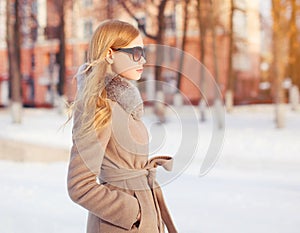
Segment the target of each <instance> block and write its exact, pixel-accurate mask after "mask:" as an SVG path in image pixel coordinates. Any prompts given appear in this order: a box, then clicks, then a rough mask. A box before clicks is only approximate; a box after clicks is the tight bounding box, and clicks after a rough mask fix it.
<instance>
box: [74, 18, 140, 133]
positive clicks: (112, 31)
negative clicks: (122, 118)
mask: <svg viewBox="0 0 300 233" xmlns="http://www.w3.org/2000/svg"><path fill="white" fill-rule="evenodd" d="M138 35H139V31H138V29H137V28H135V27H134V26H133V25H131V24H129V23H126V22H123V21H119V20H107V21H104V22H102V23H101V24H100V25H99V26H98V28H97V29H96V31H95V32H94V34H93V36H92V38H91V41H90V44H89V50H88V57H87V67H86V69H85V70H84V71H83V73H84V75H85V77H84V82H83V88H82V90H81V91H79V92H78V93H77V97H76V101H75V102H74V104H73V111H74V110H76V109H77V110H79V111H80V112H81V113H82V117H81V119H80V121H81V122H80V123H81V124H80V129H79V131H78V132H77V133H78V134H79V135H78V136H80V135H82V134H85V133H89V132H90V131H91V130H96V131H98V130H99V129H101V128H102V127H104V126H106V125H107V124H108V123H109V122H110V119H111V109H110V106H109V103H108V101H107V98H106V97H107V96H106V90H105V76H106V75H107V74H108V73H109V72H111V68H110V65H109V64H108V63H107V62H106V60H105V57H106V55H107V53H108V51H109V49H110V48H111V49H117V48H122V47H125V46H127V45H128V44H130V42H131V41H133V40H134V39H135V38H136V37H137V36H138ZM81 75H82V74H81ZM73 133H74V132H73Z"/></svg>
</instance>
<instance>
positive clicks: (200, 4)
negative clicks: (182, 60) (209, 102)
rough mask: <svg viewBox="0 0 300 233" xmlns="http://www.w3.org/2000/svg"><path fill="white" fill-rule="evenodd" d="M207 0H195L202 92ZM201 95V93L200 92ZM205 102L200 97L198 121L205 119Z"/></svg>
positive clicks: (203, 86) (203, 88) (202, 88)
mask: <svg viewBox="0 0 300 233" xmlns="http://www.w3.org/2000/svg"><path fill="white" fill-rule="evenodd" d="M207 8H208V7H207V1H201V0H197V20H198V26H199V33H200V34H199V40H200V61H201V62H202V66H201V74H200V76H201V77H200V90H202V92H203V91H204V90H205V89H206V87H205V85H206V83H205V75H206V71H205V64H206V60H205V59H206V46H205V44H206V32H207V29H208V24H207V21H208V14H207V13H206V12H207ZM200 94H201V95H203V93H200ZM205 106H206V103H205V100H204V96H202V98H201V99H200V103H199V111H200V121H202V122H204V121H206V115H205V108H206V107H205Z"/></svg>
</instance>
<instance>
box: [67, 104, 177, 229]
mask: <svg viewBox="0 0 300 233" xmlns="http://www.w3.org/2000/svg"><path fill="white" fill-rule="evenodd" d="M109 103H110V105H111V108H112V121H111V123H110V124H109V125H108V126H107V127H105V128H103V130H102V131H101V132H100V133H98V134H97V135H92V136H91V135H90V136H89V137H85V138H82V139H80V140H79V139H76V140H75V139H74V138H73V147H72V150H71V158H70V163H69V171H68V191H69V195H70V197H71V199H72V200H73V201H74V202H76V203H78V204H79V205H81V206H83V207H84V208H86V209H87V210H88V211H89V216H88V224H87V232H88V233H124V232H130V233H133V232H141V233H162V232H164V224H165V225H166V226H167V229H168V232H169V233H176V232H177V231H176V229H175V226H174V224H173V222H172V220H171V217H170V214H169V212H168V210H167V207H166V206H165V202H164V200H163V196H162V192H161V189H160V187H159V186H157V185H156V184H157V183H156V182H155V181H154V180H153V178H155V177H154V175H155V167H156V166H158V165H163V166H164V167H165V168H166V169H170V167H169V166H170V162H171V161H172V160H171V158H169V157H158V158H156V159H153V160H152V161H148V132H147V129H146V128H145V126H144V124H143V122H142V121H141V120H136V119H134V118H133V117H132V116H131V115H130V114H128V113H127V112H126V111H124V109H123V108H122V107H121V106H120V105H119V104H118V103H116V102H114V101H111V100H110V101H109ZM78 119H80V113H79V112H77V113H75V117H74V127H73V130H76V129H77V127H78V126H79V123H78ZM99 168H101V169H99ZM139 213H140V215H141V221H140V222H139V223H138V224H137V223H136V222H137V217H138V215H139Z"/></svg>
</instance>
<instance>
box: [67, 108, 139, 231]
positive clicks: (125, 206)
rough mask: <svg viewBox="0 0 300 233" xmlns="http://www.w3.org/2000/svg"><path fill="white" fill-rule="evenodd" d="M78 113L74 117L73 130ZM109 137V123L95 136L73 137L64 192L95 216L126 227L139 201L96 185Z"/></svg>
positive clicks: (134, 216)
mask: <svg viewBox="0 0 300 233" xmlns="http://www.w3.org/2000/svg"><path fill="white" fill-rule="evenodd" d="M77 118H78V113H77V114H76V113H75V116H74V126H73V133H74V130H76V125H77V123H76V120H78V119H77ZM110 136H111V125H108V126H106V127H105V128H103V129H102V130H101V132H100V133H98V134H97V136H95V135H94V136H91V135H89V136H88V137H84V138H81V139H80V140H74V138H73V146H72V149H71V157H70V162H69V169H68V177H67V184H68V192H69V196H70V198H71V199H72V200H73V201H74V202H75V203H77V204H79V205H80V206H82V207H84V208H85V209H87V210H88V211H90V212H91V213H93V214H94V215H96V216H97V217H99V218H101V219H102V220H104V221H107V222H109V223H111V224H113V225H116V226H119V227H121V228H124V229H127V230H130V229H131V228H132V225H133V224H134V223H135V222H136V221H137V216H138V213H139V204H138V201H137V199H136V198H135V197H133V196H131V195H129V194H127V193H125V192H122V191H120V190H110V189H109V188H108V187H106V186H104V185H102V184H99V183H98V182H97V177H98V175H99V172H100V167H101V164H102V160H103V157H104V155H105V148H106V146H107V144H108V142H109V139H110Z"/></svg>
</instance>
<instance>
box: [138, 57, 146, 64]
mask: <svg viewBox="0 0 300 233" xmlns="http://www.w3.org/2000/svg"><path fill="white" fill-rule="evenodd" d="M146 62H147V61H146V58H144V57H143V56H142V57H141V59H140V60H139V63H140V64H142V65H143V64H145V63H146Z"/></svg>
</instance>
